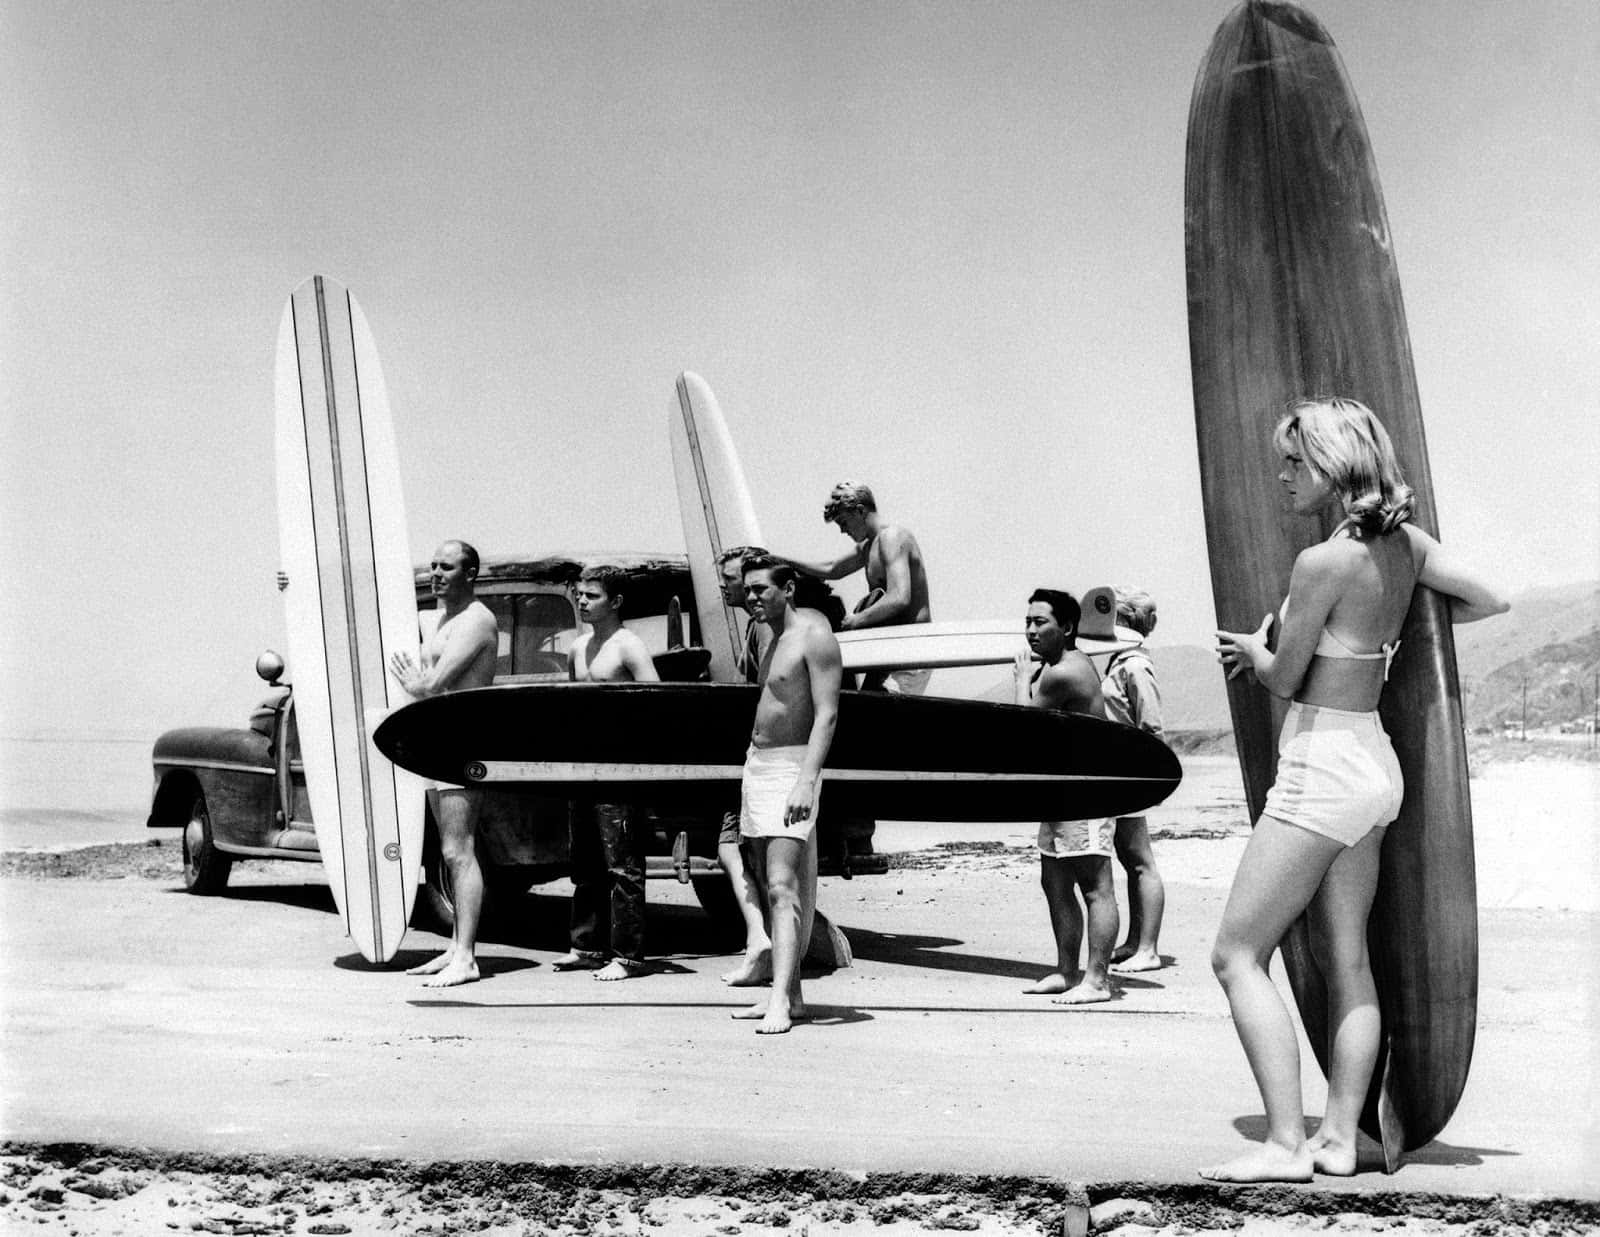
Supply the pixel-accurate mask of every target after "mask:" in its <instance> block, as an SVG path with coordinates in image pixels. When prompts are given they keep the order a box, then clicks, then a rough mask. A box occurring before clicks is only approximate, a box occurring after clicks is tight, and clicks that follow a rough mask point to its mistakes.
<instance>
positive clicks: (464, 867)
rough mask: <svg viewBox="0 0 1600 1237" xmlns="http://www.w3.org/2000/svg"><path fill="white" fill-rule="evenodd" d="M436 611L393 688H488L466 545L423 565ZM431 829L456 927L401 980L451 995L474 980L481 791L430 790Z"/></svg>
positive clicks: (490, 627) (490, 647) (489, 663)
mask: <svg viewBox="0 0 1600 1237" xmlns="http://www.w3.org/2000/svg"><path fill="white" fill-rule="evenodd" d="M430 572H431V575H432V589H433V595H434V598H435V599H436V600H437V603H438V605H437V608H436V609H433V610H424V611H423V612H422V613H421V614H420V615H418V616H417V618H418V626H419V627H420V628H421V635H422V656H421V662H420V664H419V662H418V660H417V659H416V658H413V657H412V656H411V655H410V654H409V653H396V654H395V655H394V656H393V657H392V658H391V659H390V667H391V669H392V670H393V672H394V677H395V678H396V679H398V680H399V681H400V686H401V687H403V688H405V689H406V691H408V692H409V693H410V694H411V695H413V696H416V697H418V698H419V699H420V698H421V697H423V696H437V695H440V694H442V693H444V692H452V691H460V690H461V689H463V688H467V687H487V686H488V685H489V684H490V683H492V682H493V681H494V666H495V661H496V659H497V658H498V657H499V653H500V628H499V624H497V623H496V622H495V618H494V614H493V613H491V612H490V610H489V607H488V606H486V605H484V604H483V602H481V601H479V600H478V599H477V596H476V594H475V592H474V589H475V585H476V581H477V578H478V552H477V551H476V550H474V549H473V548H472V547H471V546H470V545H468V544H467V543H466V542H465V541H446V542H444V543H443V544H442V545H440V547H439V548H438V549H437V550H435V551H434V552H433V562H432V564H431V565H430ZM428 798H429V800H430V806H432V808H433V819H434V823H435V824H436V825H437V826H438V828H439V853H440V856H441V857H442V858H443V860H444V863H445V866H446V867H447V868H448V869H449V871H450V888H451V892H452V894H453V896H454V898H455V906H456V922H455V928H454V930H453V931H452V932H451V934H450V948H448V949H446V950H445V951H444V952H443V953H441V954H439V955H438V956H437V957H435V958H432V959H430V960H429V961H427V962H424V963H423V964H422V965H421V966H416V967H412V968H411V970H409V971H408V972H406V973H407V974H408V975H426V976H428V978H427V979H425V980H424V981H423V985H424V986H425V987H428V988H453V987H455V986H456V985H457V984H468V983H471V982H472V981H473V980H475V979H477V978H478V960H477V948H478V918H479V916H480V915H481V914H482V912H483V873H482V871H480V870H479V868H478V839H477V824H478V809H479V807H480V806H481V804H482V802H483V795H482V792H481V791H477V790H468V789H466V788H465V787H462V786H452V785H449V784H448V783H443V782H440V783H436V784H435V785H434V787H433V788H432V789H430V790H429V792H428Z"/></svg>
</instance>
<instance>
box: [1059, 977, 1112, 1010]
mask: <svg viewBox="0 0 1600 1237" xmlns="http://www.w3.org/2000/svg"><path fill="white" fill-rule="evenodd" d="M1110 999H1111V989H1110V988H1107V987H1105V986H1103V985H1100V984H1091V983H1090V982H1089V981H1088V980H1087V979H1086V980H1084V981H1083V982H1082V983H1080V984H1078V986H1077V987H1075V988H1068V989H1067V990H1066V991H1065V992H1063V993H1062V994H1061V995H1060V996H1053V997H1051V998H1050V1004H1052V1005H1098V1004H1100V1002H1102V1001H1109V1000H1110Z"/></svg>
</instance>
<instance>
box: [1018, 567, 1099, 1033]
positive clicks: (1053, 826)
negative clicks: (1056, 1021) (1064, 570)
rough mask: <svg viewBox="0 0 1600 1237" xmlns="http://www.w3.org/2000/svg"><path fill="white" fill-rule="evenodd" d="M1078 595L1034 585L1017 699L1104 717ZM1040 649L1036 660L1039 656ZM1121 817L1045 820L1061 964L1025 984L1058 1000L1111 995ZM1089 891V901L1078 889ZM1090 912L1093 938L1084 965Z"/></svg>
mask: <svg viewBox="0 0 1600 1237" xmlns="http://www.w3.org/2000/svg"><path fill="white" fill-rule="evenodd" d="M1079 615H1080V612H1079V609H1078V602H1077V599H1076V598H1075V597H1073V596H1072V594H1071V593H1064V592H1060V591H1058V590H1056V589H1049V588H1041V589H1035V590H1034V592H1033V595H1032V596H1031V597H1029V598H1028V614H1027V618H1026V619H1025V620H1024V624H1025V628H1024V629H1025V631H1026V633H1027V637H1028V648H1029V649H1030V650H1031V652H1029V653H1018V654H1017V658H1016V662H1015V665H1014V666H1013V675H1014V679H1015V685H1016V702H1017V703H1018V704H1020V705H1028V706H1032V707H1033V708H1036V709H1059V710H1060V711H1061V712H1063V713H1087V714H1088V715H1089V716H1090V717H1104V716H1105V715H1106V714H1105V700H1104V698H1103V697H1102V696H1101V694H1100V675H1099V673H1098V672H1097V671H1096V670H1095V668H1094V665H1093V663H1092V662H1090V660H1089V659H1088V658H1087V657H1085V656H1084V655H1083V653H1082V652H1081V651H1079V650H1078V648H1077V647H1076V641H1077V637H1078V619H1079ZM1034 657H1037V658H1038V659H1039V663H1038V665H1037V666H1036V665H1035V664H1034V661H1033V658H1034ZM1115 824H1116V822H1115V821H1112V820H1047V821H1044V822H1043V823H1042V824H1040V826H1039V883H1040V884H1041V885H1043V886H1044V898H1045V904H1046V905H1047V906H1048V907H1049V909H1050V927H1051V929H1052V930H1053V931H1054V933H1055V938H1056V969H1055V970H1053V971H1051V972H1050V974H1048V975H1046V976H1045V977H1044V978H1043V979H1041V980H1040V981H1039V982H1038V983H1036V984H1032V985H1030V986H1029V987H1027V988H1024V989H1023V991H1024V992H1039V993H1047V994H1049V995H1050V998H1051V1000H1052V1001H1054V1002H1055V1004H1057V1005H1089V1004H1094V1003H1096V1002H1099V1001H1109V1000H1110V999H1111V982H1110V979H1109V977H1108V974H1107V971H1108V968H1109V967H1110V965H1111V951H1112V949H1113V948H1114V947H1115V946H1116V943H1117V899H1116V893H1115V891H1114V889H1113V886H1112V880H1111V856H1112V853H1113V850H1114V847H1115ZM1080 893H1081V895H1082V897H1083V909H1082V910H1081V911H1080V909H1079V907H1078V900H1077V895H1078V894H1080ZM1085 918H1087V920H1088V927H1089V942H1088V949H1087V956H1086V957H1085V960H1084V969H1083V970H1082V971H1081V972H1080V971H1079V970H1078V948H1079V946H1080V945H1082V944H1083V935H1084V933H1083V929H1084V920H1085Z"/></svg>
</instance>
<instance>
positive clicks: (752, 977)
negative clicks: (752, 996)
mask: <svg viewBox="0 0 1600 1237" xmlns="http://www.w3.org/2000/svg"><path fill="white" fill-rule="evenodd" d="M722 982H723V983H725V984H727V985H728V987H730V988H759V987H760V986H761V985H762V984H770V983H771V982H772V948H771V946H767V947H765V948H762V949H758V950H756V952H755V953H753V954H745V956H744V961H743V962H741V963H740V964H739V965H738V966H736V967H734V968H733V970H731V971H724V972H723V973H722Z"/></svg>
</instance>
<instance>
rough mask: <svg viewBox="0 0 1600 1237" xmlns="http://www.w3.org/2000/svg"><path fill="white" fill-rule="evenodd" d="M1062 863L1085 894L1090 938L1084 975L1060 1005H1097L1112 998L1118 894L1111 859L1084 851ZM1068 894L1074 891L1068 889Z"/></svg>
mask: <svg viewBox="0 0 1600 1237" xmlns="http://www.w3.org/2000/svg"><path fill="white" fill-rule="evenodd" d="M1062 863H1063V864H1064V866H1065V867H1066V868H1067V870H1068V871H1069V872H1070V873H1071V874H1072V880H1073V883H1074V884H1075V885H1076V886H1077V888H1078V889H1079V890H1080V891H1081V892H1082V894H1083V906H1084V912H1085V916H1084V917H1085V919H1086V920H1087V922H1088V928H1089V942H1088V948H1087V950H1086V951H1085V957H1084V966H1083V978H1082V979H1080V980H1079V981H1078V982H1077V983H1076V984H1074V985H1073V986H1072V987H1071V988H1069V989H1067V991H1065V992H1063V993H1062V994H1061V995H1060V996H1057V997H1052V998H1051V1000H1052V1001H1053V1002H1054V1003H1055V1004H1057V1005H1097V1004H1099V1003H1100V1002H1102V1001H1109V1000H1110V999H1111V980H1110V978H1109V977H1108V975H1107V972H1108V970H1109V968H1110V966H1111V947H1112V946H1113V945H1115V944H1116V943H1117V894H1116V888H1115V886H1114V885H1113V883H1112V880H1111V860H1110V858H1109V857H1107V856H1105V855H1083V856H1081V857H1078V858H1074V859H1066V860H1063V861H1062ZM1067 896H1068V897H1069V898H1070V897H1071V896H1072V894H1071V893H1070V892H1069V893H1068V895H1067Z"/></svg>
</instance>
